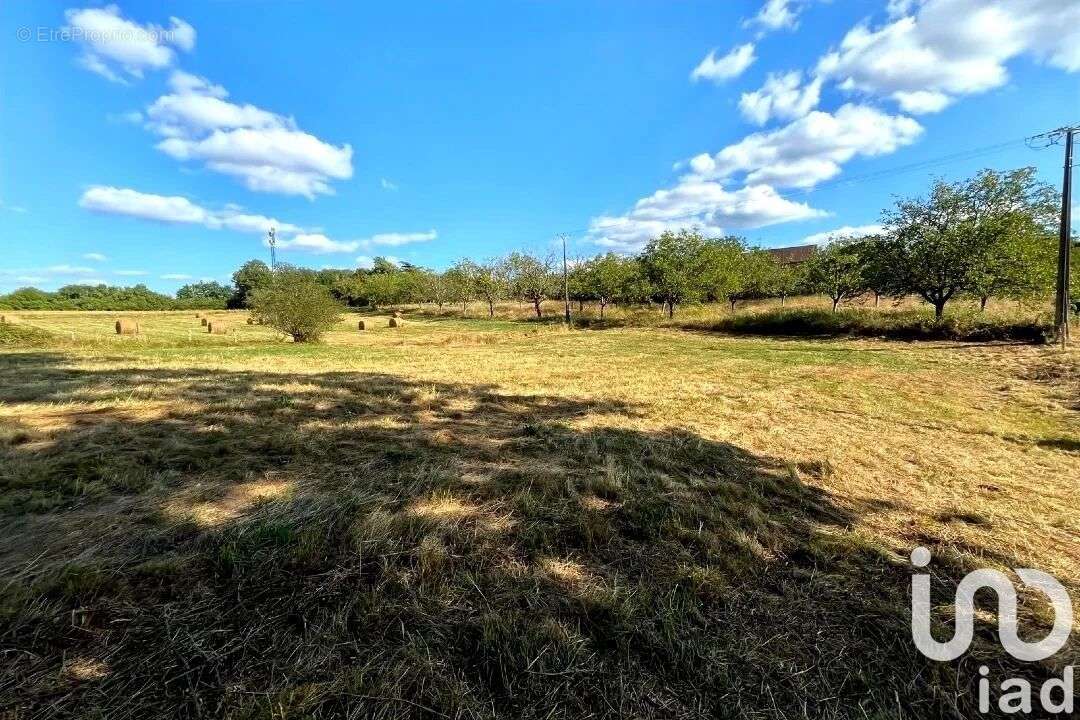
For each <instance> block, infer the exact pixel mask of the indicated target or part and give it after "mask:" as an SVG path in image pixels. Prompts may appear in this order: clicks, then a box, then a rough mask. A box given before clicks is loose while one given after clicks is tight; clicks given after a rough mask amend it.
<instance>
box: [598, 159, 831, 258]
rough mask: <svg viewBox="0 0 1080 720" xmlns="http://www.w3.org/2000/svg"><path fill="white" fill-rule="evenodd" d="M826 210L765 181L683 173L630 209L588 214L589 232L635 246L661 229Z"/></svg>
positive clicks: (760, 222)
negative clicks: (738, 184) (735, 186)
mask: <svg viewBox="0 0 1080 720" xmlns="http://www.w3.org/2000/svg"><path fill="white" fill-rule="evenodd" d="M826 214H827V213H824V212H822V211H821V210H816V209H814V208H812V207H810V206H809V205H807V204H805V203H799V202H794V201H791V200H788V199H786V198H783V197H781V196H780V195H779V194H778V193H777V192H776V190H774V189H773V188H771V187H769V186H767V185H751V186H748V187H744V188H741V189H739V190H727V189H725V188H724V187H723V186H722V185H721V184H720V183H719V182H715V181H711V180H704V179H701V178H697V177H693V176H689V177H685V178H683V179H682V180H681V181H680V182H679V183H678V184H677V185H676V186H675V187H673V188H671V189H667V190H658V191H657V192H655V193H653V194H652V195H650V196H648V197H645V198H642V199H641V200H638V201H637V203H635V204H634V207H633V209H631V210H630V212H628V213H626V214H624V215H619V216H606V215H605V216H600V217H597V218H593V220H592V222H591V223H590V226H589V231H588V235H589V238H590V239H591V240H592V241H593V242H594V243H596V244H597V245H601V246H604V247H610V248H613V249H617V250H621V251H626V252H630V251H634V250H637V249H640V248H641V246H643V245H644V244H645V243H646V242H648V240H649V239H650V238H652V237H655V236H656V235H659V234H660V233H662V232H664V231H665V230H678V229H681V228H691V227H696V228H698V229H699V230H700V231H701V232H702V233H705V234H707V235H709V234H711V235H722V234H723V233H724V232H725V230H728V229H730V230H738V229H745V228H756V227H764V226H767V225H775V224H778V223H784V222H792V221H796V220H809V219H812V218H819V217H824V216H825V215H826Z"/></svg>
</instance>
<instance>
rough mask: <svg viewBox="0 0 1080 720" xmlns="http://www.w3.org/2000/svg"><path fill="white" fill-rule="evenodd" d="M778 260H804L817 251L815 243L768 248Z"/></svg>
mask: <svg viewBox="0 0 1080 720" xmlns="http://www.w3.org/2000/svg"><path fill="white" fill-rule="evenodd" d="M768 250H769V252H770V253H772V256H773V257H775V258H776V259H777V260H778V261H779V262H782V263H787V264H795V263H801V262H806V261H807V260H809V259H810V256H811V255H813V254H814V253H816V252H817V245H795V246H793V247H782V248H768Z"/></svg>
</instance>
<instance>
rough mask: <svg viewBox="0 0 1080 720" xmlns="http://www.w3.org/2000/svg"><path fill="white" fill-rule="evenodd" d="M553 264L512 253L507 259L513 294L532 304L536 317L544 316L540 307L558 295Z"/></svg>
mask: <svg viewBox="0 0 1080 720" xmlns="http://www.w3.org/2000/svg"><path fill="white" fill-rule="evenodd" d="M552 267H553V262H552V261H551V259H550V258H539V257H536V256H535V255H529V254H527V253H517V252H515V253H511V254H510V255H509V256H508V257H507V258H506V268H507V271H508V273H509V280H510V289H511V293H512V294H513V295H514V296H515V297H519V298H522V299H523V300H526V301H528V302H530V303H532V306H533V309H534V310H535V311H536V317H538V318H541V317H543V316H544V314H543V312H542V310H541V308H540V305H541V303H543V302H544V300H547V299H548V298H549V297H551V296H552V295H554V294H555V293H556V287H557V286H556V282H555V275H554V273H553V272H552Z"/></svg>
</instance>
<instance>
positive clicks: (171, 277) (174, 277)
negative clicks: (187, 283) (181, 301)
mask: <svg viewBox="0 0 1080 720" xmlns="http://www.w3.org/2000/svg"><path fill="white" fill-rule="evenodd" d="M161 279H162V280H190V279H191V276H190V275H185V274H183V273H166V274H165V275H162V276H161Z"/></svg>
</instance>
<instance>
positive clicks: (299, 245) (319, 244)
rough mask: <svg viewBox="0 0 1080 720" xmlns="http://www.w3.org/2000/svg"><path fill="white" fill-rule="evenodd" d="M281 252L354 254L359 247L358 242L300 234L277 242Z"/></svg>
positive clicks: (315, 234)
mask: <svg viewBox="0 0 1080 720" xmlns="http://www.w3.org/2000/svg"><path fill="white" fill-rule="evenodd" d="M277 246H278V248H280V249H282V250H303V251H306V252H312V253H347V252H355V251H356V249H357V248H358V247H360V242H359V241H358V240H347V241H339V240H331V239H330V238H328V237H326V236H325V235H323V234H322V233H301V234H299V235H296V236H295V237H293V238H291V239H288V240H278V242H277Z"/></svg>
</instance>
